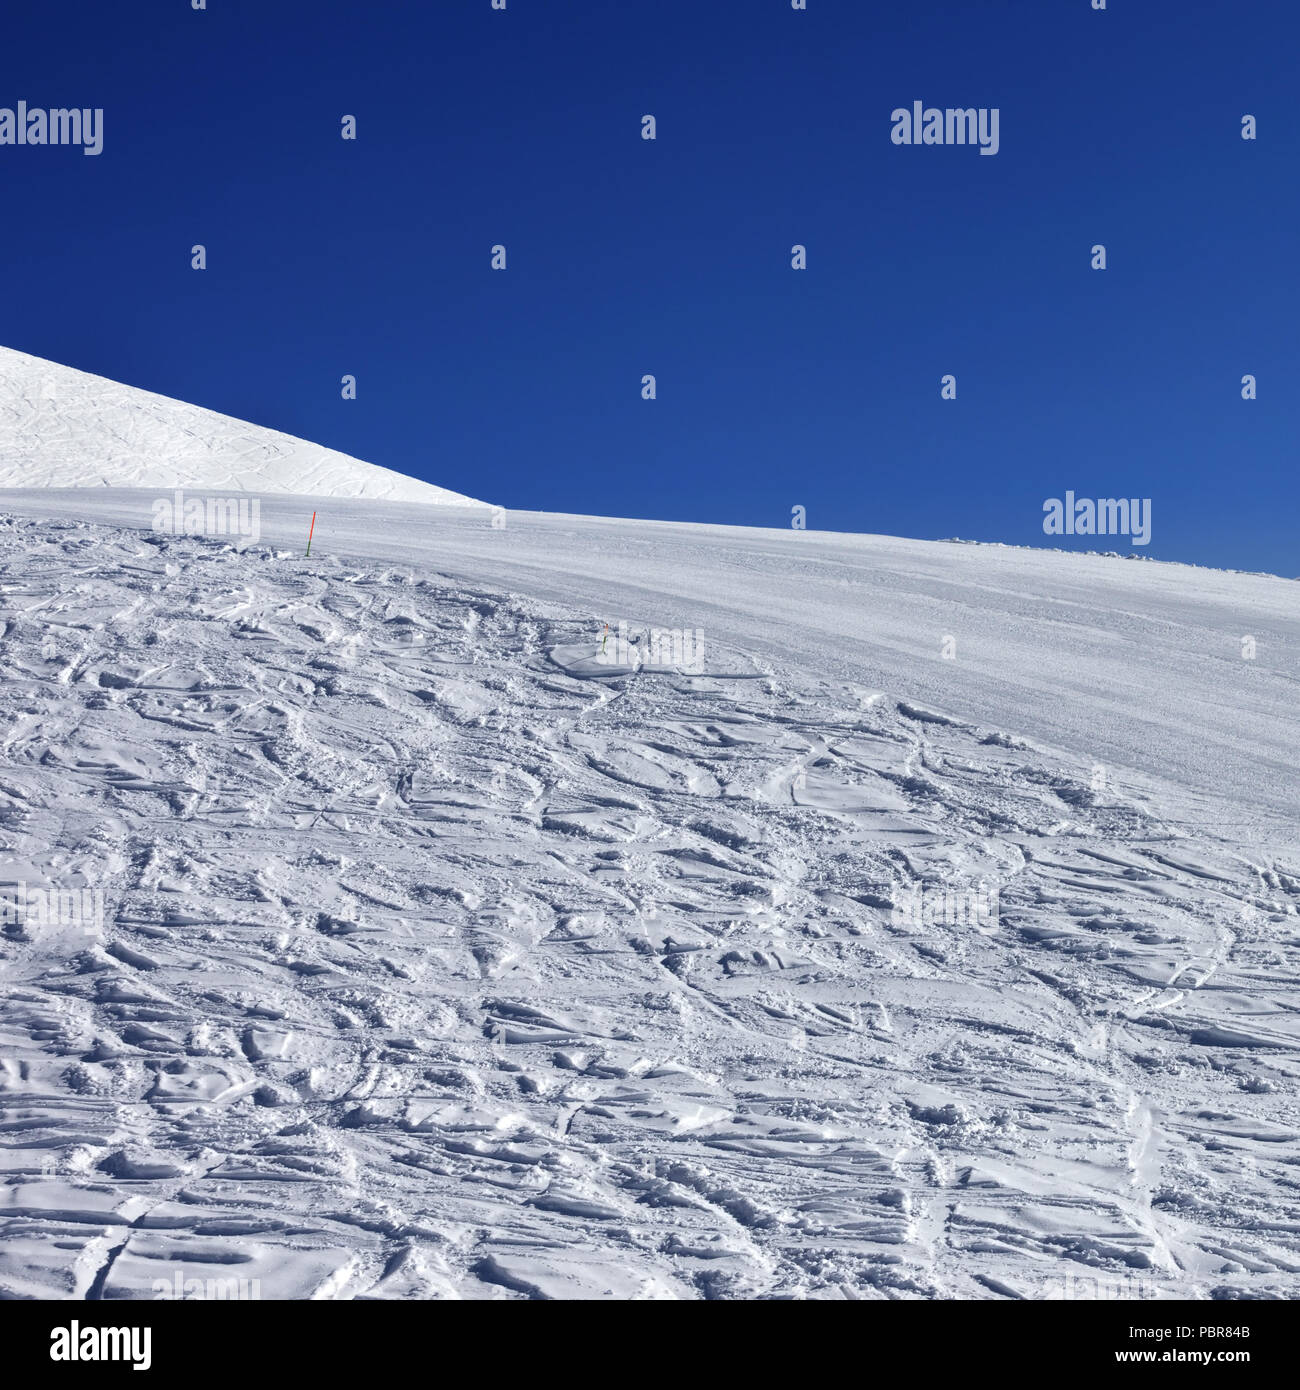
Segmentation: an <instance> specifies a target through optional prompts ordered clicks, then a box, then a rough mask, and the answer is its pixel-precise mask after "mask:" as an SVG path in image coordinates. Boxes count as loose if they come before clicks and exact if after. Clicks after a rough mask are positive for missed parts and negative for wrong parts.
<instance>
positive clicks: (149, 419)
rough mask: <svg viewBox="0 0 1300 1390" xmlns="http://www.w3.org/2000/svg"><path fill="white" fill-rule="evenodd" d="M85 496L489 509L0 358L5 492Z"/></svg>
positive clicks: (126, 390) (122, 389)
mask: <svg viewBox="0 0 1300 1390" xmlns="http://www.w3.org/2000/svg"><path fill="white" fill-rule="evenodd" d="M85 486H101V487H113V488H150V489H157V490H164V491H165V490H170V489H174V488H183V489H193V490H195V491H209V492H212V491H216V492H259V493H277V494H283V493H297V494H310V495H312V496H317V497H371V498H383V499H387V500H390V501H400V502H425V503H432V504H444V505H453V506H478V505H482V504H480V503H477V502H476V501H475V500H474V499H473V498H469V497H464V496H462V495H461V494H460V493H456V492H451V491H448V490H447V489H446V488H440V487H434V486H433V485H431V484H429V483H423V482H420V481H418V480H417V479H415V478H408V477H406V476H405V475H403V474H401V473H394V472H393V471H392V470H390V469H387V468H379V467H376V466H375V465H374V464H372V463H362V462H361V461H360V460H359V459H354V458H349V457H348V456H347V455H346V454H340V453H337V452H336V451H335V450H333V449H326V448H322V447H321V446H320V445H318V444H309V443H307V442H306V441H305V440H301V439H295V438H293V436H291V435H287V434H281V433H279V432H278V431H276V430H269V429H263V428H261V427H260V426H258V425H250V424H246V423H245V422H244V421H242V420H234V419H231V418H230V417H229V416H226V415H218V414H217V413H216V412H215V411H211V410H203V409H201V408H200V407H199V406H194V405H186V404H184V403H183V402H181V401H174V400H169V399H168V398H167V397H166V396H157V395H154V394H153V393H152V392H149V391H139V390H136V389H135V388H134V387H131V386H122V385H120V384H118V383H117V382H114V381H108V380H107V379H105V378H103V377H98V376H92V375H91V374H90V373H88V372H79V371H76V370H74V369H73V368H71V367H63V366H60V365H59V364H57V363H55V362H47V361H45V360H44V359H42V358H39V357H32V356H29V355H28V354H26V353H21V352H15V351H13V350H12V349H10V348H0V487H5V488H29V487H60V488H62V487H85Z"/></svg>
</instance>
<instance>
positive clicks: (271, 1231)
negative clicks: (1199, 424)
mask: <svg viewBox="0 0 1300 1390" xmlns="http://www.w3.org/2000/svg"><path fill="white" fill-rule="evenodd" d="M273 501H274V499H269V498H268V499H266V506H265V514H266V522H265V525H264V534H263V546H262V547H253V548H249V549H246V550H244V551H242V552H241V551H240V550H237V549H235V548H233V547H232V546H231V545H230V544H228V543H226V542H224V541H221V540H210V539H201V538H197V537H195V538H189V537H184V536H180V537H174V536H155V535H152V534H149V533H148V524H147V522H142V521H141V520H140V518H141V516H142V514H143V508H142V507H141V504H140V500H139V498H133V497H132V496H130V495H129V494H123V493H116V492H112V493H110V492H105V491H102V490H101V491H100V492H99V493H98V494H97V495H96V494H95V493H91V492H82V493H68V494H60V493H53V492H45V493H41V494H37V493H26V494H7V495H0V515H3V514H4V513H9V514H11V516H12V518H13V519H12V520H9V521H6V522H4V523H3V524H2V525H0V621H3V623H4V635H5V646H6V662H7V678H6V681H5V683H4V686H3V687H2V690H3V695H2V697H0V698H2V701H3V703H2V704H0V726H3V727H4V729H5V730H6V732H5V738H4V755H5V760H6V764H7V765H6V766H5V768H4V770H3V773H2V774H0V844H2V845H3V850H2V851H0V865H2V866H3V867H0V878H3V879H4V880H5V881H7V882H8V883H9V884H10V885H17V884H20V883H21V884H25V885H26V889H25V891H26V892H27V894H28V899H27V902H28V908H27V912H26V915H25V917H24V918H23V920H11V921H10V923H9V925H8V926H7V927H6V928H5V929H4V933H3V939H2V941H0V984H2V986H3V990H2V992H0V1000H2V1001H3V1002H0V1170H2V1171H3V1173H4V1175H5V1176H4V1181H5V1186H4V1188H3V1189H0V1203H2V1206H0V1221H2V1222H3V1227H0V1234H2V1235H3V1237H4V1239H3V1242H2V1243H0V1295H7V1296H14V1295H18V1296H31V1295H36V1296H42V1295H44V1296H51V1295H53V1296H61V1297H74V1298H80V1297H92V1298H100V1297H104V1298H150V1297H153V1296H154V1290H155V1289H156V1288H157V1287H158V1281H162V1283H163V1285H164V1286H165V1287H168V1288H170V1287H174V1286H175V1285H176V1282H177V1280H179V1281H180V1282H181V1283H182V1284H184V1283H186V1282H187V1281H190V1280H195V1279H197V1280H199V1281H205V1280H225V1279H230V1278H231V1277H234V1278H236V1280H237V1279H238V1278H243V1279H244V1280H245V1287H246V1288H248V1289H249V1290H250V1291H251V1290H252V1288H253V1286H254V1281H255V1285H256V1291H257V1293H260V1295H261V1296H262V1297H268V1298H269V1297H304V1296H309V1295H310V1296H316V1297H377V1298H411V1297H442V1298H455V1297H465V1298H475V1299H482V1298H529V1297H532V1298H556V1297H560V1298H563V1297H578V1298H631V1297H641V1298H645V1297H658V1298H738V1297H793V1298H801V1297H813V1298H929V1297H961V1298H1018V1297H1024V1298H1043V1297H1058V1298H1059V1297H1084V1298H1086V1297H1102V1298H1115V1297H1123V1298H1164V1297H1170V1296H1183V1297H1187V1296H1191V1297H1211V1296H1214V1297H1242V1296H1244V1297H1255V1296H1278V1295H1283V1296H1294V1294H1295V1292H1296V1270H1297V1269H1300V1195H1298V1189H1297V1186H1296V1182H1295V1173H1296V1171H1297V1165H1300V1107H1298V1106H1297V1101H1296V1083H1297V1076H1298V1074H1300V1014H1298V1013H1297V1008H1296V999H1297V993H1298V990H1300V913H1298V911H1297V909H1298V908H1300V837H1298V836H1297V834H1296V828H1295V827H1296V824H1297V818H1298V816H1300V776H1297V773H1296V769H1295V760H1294V729H1295V714H1294V704H1295V691H1296V688H1297V686H1296V672H1297V671H1298V670H1300V616H1297V614H1298V611H1300V610H1298V609H1297V605H1296V601H1295V594H1296V592H1297V590H1296V587H1295V585H1294V584H1292V583H1290V582H1288V581H1283V580H1274V579H1268V578H1264V577H1258V576H1248V575H1225V574H1221V573H1215V572H1210V571H1199V570H1195V569H1191V568H1189V567H1185V566H1170V565H1159V564H1135V563H1131V562H1125V561H1121V560H1109V559H1104V558H1101V557H1087V556H1068V555H1057V554H1050V553H1043V552H1032V551H1012V550H1002V549H998V548H983V547H968V546H955V545H941V544H926V543H921V542H908V541H897V540H890V539H888V538H881V537H848V536H834V535H818V534H815V533H803V534H795V533H779V532H762V531H742V530H729V529H727V528H714V527H688V526H656V525H649V524H645V523H636V522H619V521H607V520H598V519H592V518H575V517H546V516H513V515H512V516H510V517H509V518H508V521H507V525H506V526H505V527H504V528H503V529H497V528H494V527H493V526H491V525H490V524H489V521H488V519H487V518H486V517H485V516H484V515H483V514H482V513H477V514H476V513H474V512H467V511H455V510H453V509H445V510H444V509H436V510H435V511H434V512H432V513H431V512H430V511H429V510H428V509H423V508H417V507H404V506H400V505H396V504H388V503H367V502H347V501H335V502H332V503H330V504H328V505H327V506H325V507H324V508H322V509H321V513H320V517H319V520H318V525H317V532H316V535H317V543H316V544H317V548H314V549H313V553H312V558H311V560H310V561H306V560H304V558H303V555H302V544H303V540H304V531H303V525H302V523H303V517H302V516H301V515H300V513H301V511H302V509H303V506H304V505H309V503H300V502H293V503H292V505H286V506H284V507H283V508H282V509H280V510H277V509H276V508H275V507H273V506H272V502H273ZM131 527H133V528H134V529H129V528H131ZM620 620H625V621H626V622H627V623H628V625H629V626H628V631H629V633H632V632H635V630H636V629H637V628H639V627H640V626H641V625H642V624H650V625H654V626H661V627H665V628H677V629H685V628H689V629H691V630H695V629H700V630H702V633H703V651H702V661H701V662H700V663H698V664H696V665H695V666H694V667H693V668H692V669H684V665H683V663H682V662H677V663H676V664H674V662H673V660H671V659H669V660H666V661H661V662H659V663H658V664H654V663H647V661H646V660H645V658H644V651H645V647H644V639H641V640H638V641H637V642H636V643H635V644H634V645H632V644H629V646H628V647H623V646H621V645H620V644H619V642H618V636H619V623H620ZM606 623H609V624H610V627H611V636H610V639H609V640H608V643H607V645H608V646H612V647H613V650H612V651H608V650H607V653H606V654H607V655H609V656H612V657H613V660H612V661H609V662H607V663H602V662H601V661H600V660H599V656H600V651H601V646H602V643H603V642H606V641H607V639H606V638H605V633H604V628H605V624H606ZM1245 636H1250V637H1252V638H1253V639H1254V642H1255V647H1254V648H1253V649H1252V650H1253V655H1251V656H1249V657H1247V656H1245V655H1243V650H1244V648H1243V637H1245ZM945 638H951V639H953V641H952V642H951V643H945ZM947 652H950V653H951V655H945V653H947ZM83 889H84V890H86V891H88V892H91V893H92V894H93V893H94V892H100V893H102V895H103V901H102V909H103V910H102V913H96V912H95V911H94V910H93V908H94V905H95V903H94V899H93V897H92V898H91V899H86V898H83V897H78V898H77V899H75V900H69V901H70V902H71V906H72V908H74V909H75V910H74V911H71V912H68V911H60V913H59V914H58V919H57V920H55V921H49V920H40V914H39V912H38V911H36V909H35V907H33V904H35V905H36V907H39V906H40V905H41V904H42V903H48V902H49V901H51V899H50V897H49V895H50V894H52V893H56V892H67V893H71V892H73V891H74V890H75V891H77V892H78V893H80V892H81V890H83ZM33 891H35V892H36V893H37V894H44V895H45V897H44V898H41V897H39V896H38V897H36V898H32V896H31V894H32V892H33ZM13 916H14V914H11V918H13ZM200 1287H209V1286H207V1285H204V1284H202V1283H201V1284H200ZM209 1296H211V1294H209Z"/></svg>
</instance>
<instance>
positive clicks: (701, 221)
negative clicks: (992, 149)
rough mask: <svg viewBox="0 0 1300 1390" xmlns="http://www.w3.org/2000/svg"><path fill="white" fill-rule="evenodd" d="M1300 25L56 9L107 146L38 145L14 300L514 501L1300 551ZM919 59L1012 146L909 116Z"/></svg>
mask: <svg viewBox="0 0 1300 1390" xmlns="http://www.w3.org/2000/svg"><path fill="white" fill-rule="evenodd" d="M1298 47H1300V7H1298V6H1296V5H1295V4H1294V3H1292V2H1291V0H1266V2H1265V3H1253V2H1252V0H1243V3H1241V4H1238V5H1225V4H1223V3H1221V2H1220V0H1190V2H1189V3H1179V2H1178V0H1147V2H1145V3H1137V0H1110V3H1109V7H1108V9H1107V10H1106V11H1104V12H1096V11H1094V10H1092V8H1091V4H1090V0H990V3H981V4H970V3H966V2H965V0H961V2H960V3H959V0H907V2H906V3H904V4H900V5H891V4H884V3H879V4H877V3H870V4H868V3H865V0H808V9H807V11H806V12H797V11H794V10H792V9H791V7H790V4H789V0H655V3H646V4H644V5H641V4H636V3H633V0H627V2H626V3H620V4H614V3H610V0H508V8H507V10H506V11H505V12H499V11H494V10H492V9H491V7H490V3H489V0H441V2H440V3H431V4H418V3H400V4H398V3H393V4H383V5H360V4H342V3H332V2H331V0H312V2H311V3H308V0H275V3H254V0H242V2H237V0H209V8H208V9H207V10H206V11H202V12H196V11H194V10H192V9H191V7H190V3H189V0H166V3H162V2H161V0H160V2H159V3H152V4H143V3H123V4H120V5H105V4H103V3H102V0H93V3H92V0H67V3H63V4H60V5H58V6H53V5H45V6H29V7H24V8H22V9H19V8H17V7H14V8H12V9H11V10H10V12H8V13H7V15H6V26H5V43H4V45H3V48H0V106H8V107H13V106H15V105H16V103H17V102H18V101H19V100H25V101H27V102H28V103H29V104H30V105H32V106H45V107H56V106H71V105H76V106H92V107H103V108H104V111H105V116H104V135H105V145H104V152H103V154H102V155H100V156H99V157H97V158H88V157H85V156H84V155H82V154H81V153H80V152H79V151H77V150H73V149H40V148H17V147H12V146H0V181H2V185H3V188H4V192H5V195H6V196H5V207H6V209H7V215H6V216H5V217H4V218H3V219H0V254H3V256H4V263H5V265H6V268H7V272H8V273H7V274H6V277H5V282H6V293H5V295H4V296H3V301H2V302H0V342H3V343H4V344H5V345H7V346H10V347H15V348H19V349H22V350H24V351H27V352H32V353H36V354H38V355H40V356H43V357H49V358H52V359H55V360H57V361H60V362H66V363H68V364H69V365H71V366H74V367H79V368H82V369H84V370H88V371H93V372H97V373H100V374H102V375H105V376H109V377H112V378H114V379H116V380H120V381H124V382H127V383H129V384H131V385H134V386H140V387H144V388H147V389H149V390H153V391H158V392H161V393H163V394H165V395H169V396H174V397H177V398H179V399H182V400H187V401H193V402H195V403H197V404H200V405H204V406H208V407H210V408H212V409H215V410H220V411H223V412H226V413H228V414H231V415H235V416H239V417H241V418H245V419H249V420H253V421H256V422H257V423H259V424H263V425H267V426H271V427H274V428H277V429H283V430H287V431H289V432H290V433H293V434H297V435H301V436H303V437H305V438H308V439H312V440H315V441H318V442H320V443H322V444H326V445H329V446H331V447H333V448H337V449H341V450H344V451H346V452H348V453H352V454H355V455H357V456H358V457H361V458H364V459H367V460H369V461H371V462H374V463H378V464H382V465H384V466H386V467H390V468H396V469H399V470H401V471H403V472H407V473H411V474H414V475H416V476H418V477H422V478H426V479H428V480H429V481H431V482H435V483H438V484H441V485H443V486H446V487H450V488H454V489H456V490H457V491H461V492H466V493H469V494H471V495H473V496H477V497H481V498H484V499H487V500H490V501H494V502H499V503H502V504H504V505H506V506H508V507H515V508H527V509H540V510H549V511H572V512H589V513H599V514H604V515H621V516H640V517H654V518H661V519H670V520H695V521H710V522H731V523H736V524H742V525H759V526H784V525H788V524H789V520H790V515H791V508H792V506H794V505H796V504H798V505H802V506H804V507H806V508H807V518H808V524H809V526H810V527H815V528H819V529H834V530H850V531H873V532H885V533H891V534H897V535H905V536H919V537H947V536H964V537H968V538H974V539H980V540H999V541H1006V542H1010V543H1015V544H1032V545H1060V546H1065V547H1071V548H1078V549H1088V548H1093V549H1116V550H1120V551H1122V552H1127V551H1129V550H1130V549H1132V547H1131V546H1130V545H1129V543H1128V541H1127V539H1125V538H1124V537H1113V538H1112V537H1104V538H1086V537H1077V538H1069V537H1066V538H1059V539H1058V538H1051V537H1047V536H1045V535H1044V534H1043V530H1042V515H1043V510H1042V508H1043V502H1044V500H1045V499H1046V498H1049V497H1061V496H1063V495H1064V493H1065V492H1066V490H1067V489H1070V490H1073V491H1074V492H1075V493H1076V494H1077V495H1078V496H1081V497H1112V496H1125V497H1149V498H1151V499H1152V520H1153V532H1152V541H1151V544H1150V545H1149V546H1147V547H1146V548H1145V550H1144V551H1141V552H1140V553H1145V554H1149V555H1151V556H1153V557H1155V558H1163V559H1181V560H1191V561H1195V562H1197V563H1201V564H1208V565H1217V566H1227V567H1234V568H1242V569H1263V570H1271V571H1274V572H1279V573H1283V574H1288V575H1296V574H1300V561H1297V559H1296V556H1295V543H1294V529H1295V515H1296V510H1297V508H1296V503H1297V497H1298V493H1300V483H1298V482H1297V469H1296V452H1297V450H1296V441H1297V439H1300V428H1298V427H1300V405H1298V403H1297V396H1296V391H1295V379H1296V373H1297V368H1298V367H1300V361H1298V360H1297V359H1298V356H1300V351H1298V349H1297V331H1296V320H1297V295H1296V281H1297V277H1296V257H1297V247H1298V246H1300V239H1298V238H1297V228H1298V224H1300V217H1298V214H1300V191H1298V190H1300V180H1298V179H1297V173H1296V171H1297V169H1300V114H1298V112H1297V101H1298V96H1297V88H1296V84H1295V78H1294V65H1295V54H1296V52H1297V49H1298ZM916 100H920V101H923V102H925V103H926V105H933V106H939V107H947V106H962V107H966V106H974V107H997V108H999V110H1000V113H1001V116H1000V134H1001V148H1000V151H999V153H998V154H997V155H996V157H991V158H990V157H986V156H981V155H980V154H979V152H978V151H977V150H976V149H973V148H969V147H965V148H951V147H899V146H895V145H894V144H893V143H891V140H890V130H891V125H890V113H891V111H892V110H893V109H894V108H896V107H903V106H906V107H910V106H911V104H912V102H913V101H916ZM345 113H346V114H353V115H355V116H356V117H357V120H358V137H359V138H358V139H357V140H356V141H355V142H345V141H343V140H342V139H340V135H339V131H340V119H341V117H342V116H343V115H344V114H345ZM646 113H653V114H654V115H655V117H656V118H657V122H658V139H657V140H656V141H654V142H647V141H643V140H642V139H641V117H642V116H643V115H644V114H646ZM1247 113H1250V114H1252V115H1254V116H1255V117H1256V118H1257V119H1258V123H1259V138H1258V139H1257V140H1255V141H1253V142H1249V141H1243V140H1242V139H1241V119H1242V116H1243V115H1245V114H1247ZM498 242H500V243H503V244H505V246H506V247H507V251H508V257H509V266H508V269H507V270H506V271H504V272H494V271H493V270H492V269H491V267H490V249H491V247H492V246H493V244H495V243H498ZM195 243H202V244H203V245H205V246H206V247H207V251H208V257H209V267H208V269H207V270H205V271H202V272H197V271H194V270H192V269H191V268H190V248H191V246H192V245H194V244H195ZM795 243H801V244H804V245H806V246H807V248H808V257H809V268H808V269H807V270H806V271H803V272H796V271H794V270H792V269H791V267H790V252H791V247H792V246H793V245H794V244H795ZM1095 243H1104V244H1105V246H1106V247H1107V252H1108V259H1109V268H1108V269H1107V270H1106V271H1104V272H1097V271H1094V270H1092V269H1091V268H1090V249H1091V247H1092V246H1093V245H1094V244H1095ZM345 373H350V374H354V375H355V376H356V378H357V382H358V398H357V399H356V400H355V401H345V400H343V399H342V398H341V395H340V378H341V377H342V376H343V375H344V374H345ZM646 373H653V374H654V375H655V376H656V378H657V382H658V399H657V400H655V401H653V402H649V401H644V400H642V398H641V379H642V376H643V375H644V374H646ZM946 373H951V374H953V375H954V376H955V377H956V378H957V390H958V396H957V399H956V400H955V401H944V400H941V398H940V379H941V378H942V377H943V376H944V374H946ZM1247 373H1251V374H1254V375H1255V376H1256V377H1257V378H1258V383H1259V387H1258V389H1259V399H1258V400H1255V401H1251V402H1246V401H1243V400H1242V398H1241V379H1242V377H1243V375H1245V374H1247Z"/></svg>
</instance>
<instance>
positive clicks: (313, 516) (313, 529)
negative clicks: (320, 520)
mask: <svg viewBox="0 0 1300 1390" xmlns="http://www.w3.org/2000/svg"><path fill="white" fill-rule="evenodd" d="M315 534H316V513H315V512H312V514H311V530H310V531H308V532H307V554H308V555H310V554H311V538H312V536H314V535H315Z"/></svg>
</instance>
